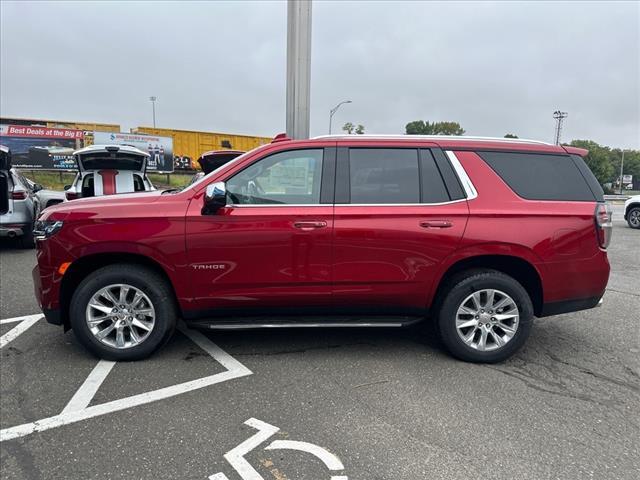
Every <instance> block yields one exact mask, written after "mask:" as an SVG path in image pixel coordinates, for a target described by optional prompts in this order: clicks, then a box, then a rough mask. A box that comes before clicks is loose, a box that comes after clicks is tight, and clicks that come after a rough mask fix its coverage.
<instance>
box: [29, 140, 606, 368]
mask: <svg viewBox="0 0 640 480" xmlns="http://www.w3.org/2000/svg"><path fill="white" fill-rule="evenodd" d="M586 154H587V152H586V151H585V150H581V149H578V148H572V147H562V146H555V145H549V144H546V143H542V142H535V141H526V140H506V139H481V138H470V137H420V136H360V135H358V136H333V137H319V138H315V139H311V140H301V141H292V140H289V139H287V138H279V137H276V139H275V140H274V141H273V142H272V143H271V144H269V145H264V146H262V147H259V148H257V149H255V150H253V151H250V152H248V153H245V154H243V155H241V156H239V157H238V158H236V159H234V160H232V161H231V162H229V163H228V164H226V165H224V166H223V167H221V168H219V169H217V170H215V171H214V172H212V173H211V174H209V175H207V176H205V177H204V178H202V179H201V180H199V181H197V182H196V183H194V184H192V185H190V186H188V187H187V188H185V189H184V190H182V191H179V192H176V191H164V192H161V191H151V192H144V193H137V194H125V195H118V196H109V197H102V198H88V199H81V200H78V201H75V202H71V203H67V204H60V205H56V206H55V207H52V208H48V209H46V210H45V211H44V212H43V214H42V217H41V218H40V221H39V222H38V224H37V227H36V230H37V232H36V233H37V238H38V241H37V246H38V265H37V266H36V268H35V269H34V271H33V278H34V281H35V290H36V296H37V298H38V301H39V303H40V306H41V307H42V310H43V312H44V314H45V316H46V318H47V320H48V321H49V322H50V323H53V324H58V325H64V327H65V329H69V328H73V330H74V332H75V334H76V336H77V337H78V339H79V340H80V342H81V343H82V344H84V345H85V346H86V347H87V348H88V349H90V350H91V351H92V352H94V353H95V354H96V355H98V356H100V357H103V358H108V359H113V360H134V359H140V358H143V357H146V356H148V355H149V354H151V353H152V352H153V351H154V350H156V349H157V348H158V347H160V346H161V345H162V344H163V343H164V342H165V341H166V340H167V339H168V338H169V336H170V335H171V333H172V332H173V330H174V327H175V325H176V321H177V319H178V318H182V319H184V320H185V322H187V324H188V325H190V326H192V327H197V328H205V329H243V328H256V327H270V328H272V327H402V326H407V325H411V324H414V323H416V322H420V321H422V320H423V319H431V320H432V321H434V322H436V324H437V327H438V331H439V333H440V335H441V338H442V340H443V343H444V344H445V346H446V347H447V349H448V350H449V351H450V352H451V353H452V354H453V355H455V356H456V357H458V358H460V359H463V360H467V361H475V362H496V361H500V360H503V359H505V358H507V357H509V356H510V355H512V354H513V353H514V352H515V351H516V350H518V348H520V347H521V346H522V344H523V343H524V342H525V340H526V338H527V336H528V335H529V332H530V330H531V326H532V319H533V317H534V316H537V317H544V316H548V315H556V314H559V313H564V312H572V311H576V310H582V309H587V308H592V307H595V306H596V305H598V304H599V302H600V301H601V298H602V295H603V293H604V291H605V287H606V285H607V280H608V277H609V262H608V260H607V253H606V248H607V245H608V244H609V240H610V236H611V216H610V211H609V210H608V208H607V207H606V204H605V203H604V201H603V194H602V189H601V188H600V186H599V185H598V183H597V181H596V179H595V178H594V176H593V174H592V173H591V172H590V171H589V169H588V167H587V166H586V164H585V163H584V161H583V160H582V158H581V157H583V156H584V155H586Z"/></svg>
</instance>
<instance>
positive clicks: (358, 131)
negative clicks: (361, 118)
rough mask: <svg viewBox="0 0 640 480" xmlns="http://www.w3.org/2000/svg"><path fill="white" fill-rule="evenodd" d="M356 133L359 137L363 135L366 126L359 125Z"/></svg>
mask: <svg viewBox="0 0 640 480" xmlns="http://www.w3.org/2000/svg"><path fill="white" fill-rule="evenodd" d="M355 131H356V134H357V135H362V134H363V133H364V125H358V126H357V127H356V130H355Z"/></svg>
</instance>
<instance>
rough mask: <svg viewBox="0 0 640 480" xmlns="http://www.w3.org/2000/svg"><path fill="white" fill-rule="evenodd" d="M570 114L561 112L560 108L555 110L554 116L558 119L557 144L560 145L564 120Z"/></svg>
mask: <svg viewBox="0 0 640 480" xmlns="http://www.w3.org/2000/svg"><path fill="white" fill-rule="evenodd" d="M568 116H569V114H568V113H567V112H561V111H560V110H556V111H555V112H553V118H555V119H556V138H555V144H556V145H560V136H561V135H562V122H563V121H564V119H565V118H567V117H568Z"/></svg>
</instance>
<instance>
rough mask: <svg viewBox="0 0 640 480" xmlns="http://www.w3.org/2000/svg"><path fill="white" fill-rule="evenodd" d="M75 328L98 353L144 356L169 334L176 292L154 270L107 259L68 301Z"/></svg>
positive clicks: (115, 357)
mask: <svg viewBox="0 0 640 480" xmlns="http://www.w3.org/2000/svg"><path fill="white" fill-rule="evenodd" d="M69 314H70V320H71V327H72V328H73V332H74V334H75V336H76V338H77V339H78V341H79V342H80V343H82V344H83V345H84V346H85V347H86V348H87V349H89V350H90V351H91V352H92V353H94V354H95V355H97V356H98V357H100V358H104V359H107V360H115V361H127V360H140V359H143V358H145V357H148V356H149V355H151V354H152V353H153V352H154V351H155V350H156V349H158V348H159V347H160V346H161V345H163V344H164V343H165V342H166V341H167V340H168V339H169V337H170V336H171V334H172V332H173V330H174V328H175V322H176V307H175V302H174V300H173V293H172V292H171V290H170V287H169V285H168V284H167V282H166V281H165V280H164V279H163V278H162V277H161V276H159V275H158V274H157V273H156V272H154V271H152V270H150V269H148V268H145V267H142V266H136V265H120V264H118V265H109V266H107V267H103V268H100V269H99V270H96V271H95V272H93V273H92V274H90V275H89V276H88V277H86V278H85V279H84V280H83V281H82V283H81V284H80V285H79V287H78V288H77V290H76V291H75V293H74V294H73V297H72V299H71V305H70V311H69Z"/></svg>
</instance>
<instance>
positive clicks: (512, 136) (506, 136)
mask: <svg viewBox="0 0 640 480" xmlns="http://www.w3.org/2000/svg"><path fill="white" fill-rule="evenodd" d="M504 138H518V135H514V134H513V133H507V134H506V135H505V136H504Z"/></svg>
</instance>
